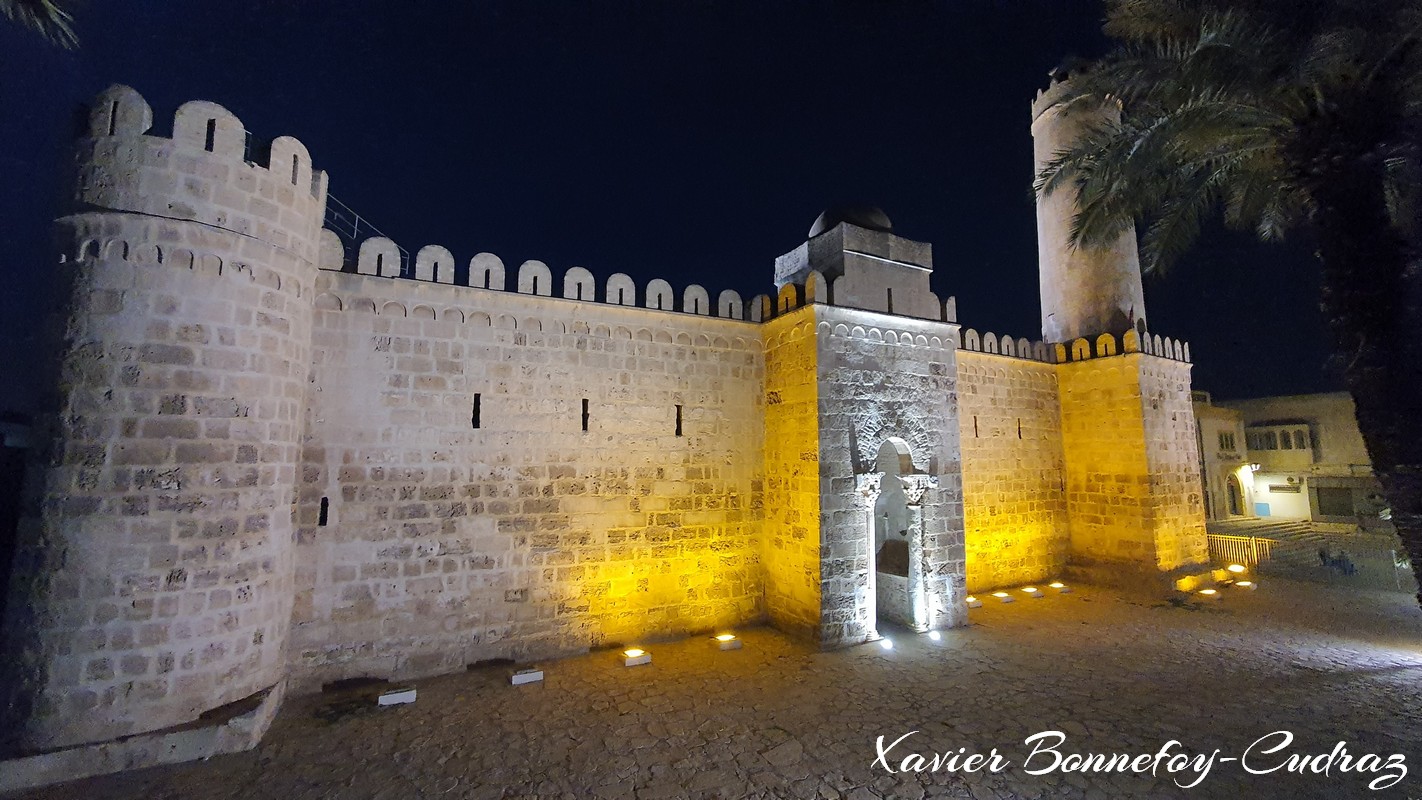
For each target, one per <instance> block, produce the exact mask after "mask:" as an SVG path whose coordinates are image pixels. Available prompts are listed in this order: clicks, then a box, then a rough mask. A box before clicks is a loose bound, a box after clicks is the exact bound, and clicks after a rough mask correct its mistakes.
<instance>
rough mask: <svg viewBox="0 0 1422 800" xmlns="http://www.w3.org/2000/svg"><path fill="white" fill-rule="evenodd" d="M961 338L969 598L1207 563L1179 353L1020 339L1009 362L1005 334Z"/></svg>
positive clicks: (1166, 346)
mask: <svg viewBox="0 0 1422 800" xmlns="http://www.w3.org/2000/svg"><path fill="white" fill-rule="evenodd" d="M962 338H963V340H964V347H963V349H960V350H959V351H958V353H957V357H958V365H959V367H958V375H959V386H958V392H957V397H958V402H959V419H960V422H961V425H960V429H961V435H962V442H963V462H964V464H965V465H966V466H965V469H964V491H963V496H964V516H965V528H966V539H967V578H968V588H969V590H971V591H982V590H986V589H990V588H996V587H1000V586H1010V585H1016V584H1022V583H1029V582H1035V581H1041V580H1046V579H1051V578H1055V577H1059V576H1061V575H1062V574H1063V573H1064V571H1065V570H1066V569H1067V567H1068V564H1069V563H1070V562H1073V561H1078V562H1090V563H1096V562H1101V563H1108V564H1115V565H1126V566H1127V567H1128V568H1129V569H1130V570H1131V571H1133V572H1134V571H1137V569H1136V567H1134V566H1130V565H1131V563H1132V562H1136V563H1142V559H1143V560H1144V561H1143V563H1144V564H1145V565H1147V566H1149V565H1152V564H1153V565H1154V568H1155V569H1156V570H1159V571H1162V572H1168V571H1171V570H1175V569H1178V568H1181V567H1188V566H1190V565H1194V564H1199V563H1201V562H1203V561H1204V560H1205V559H1206V557H1207V553H1206V551H1205V540H1204V522H1203V506H1202V505H1201V503H1200V497H1199V491H1200V490H1199V488H1198V486H1196V485H1195V483H1197V481H1195V480H1194V477H1193V475H1194V472H1195V471H1197V466H1196V463H1195V458H1196V453H1195V450H1196V443H1195V438H1194V418H1193V411H1192V409H1191V408H1189V372H1190V365H1189V363H1188V359H1189V345H1188V344H1185V343H1182V342H1179V341H1176V340H1171V339H1163V338H1161V337H1159V336H1153V337H1152V336H1143V335H1141V334H1137V333H1136V332H1133V331H1132V332H1127V333H1125V334H1123V335H1122V336H1120V337H1116V336H1112V335H1111V334H1103V335H1101V336H1099V337H1096V338H1095V339H1094V340H1092V341H1088V340H1086V339H1078V340H1075V341H1073V342H1067V343H1060V344H1054V345H1044V344H1043V343H1041V342H1036V343H1030V344H1029V343H1027V342H1026V340H1019V341H1018V342H1017V343H1016V345H1015V351H1016V354H1014V355H1007V354H1005V353H1004V352H1003V351H1004V350H1005V349H1006V344H1007V343H1008V342H1012V341H1013V340H1012V339H1011V338H1010V337H998V336H994V335H992V334H981V335H980V334H978V333H977V332H976V331H974V330H972V329H965V330H964V331H963V332H962ZM1022 353H1027V354H1030V355H1028V356H1027V357H1023V356H1022V355H1020V354H1022ZM1063 533H1067V534H1068V535H1063Z"/></svg>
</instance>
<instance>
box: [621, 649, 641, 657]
mask: <svg viewBox="0 0 1422 800" xmlns="http://www.w3.org/2000/svg"><path fill="white" fill-rule="evenodd" d="M646 652H647V651H646V650H643V649H641V648H638V647H633V648H631V649H630V650H623V651H622V655H624V656H627V657H628V658H636V657H637V656H640V655H645V654H646Z"/></svg>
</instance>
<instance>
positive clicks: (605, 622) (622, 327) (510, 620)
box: [291, 272, 803, 688]
mask: <svg viewBox="0 0 1422 800" xmlns="http://www.w3.org/2000/svg"><path fill="white" fill-rule="evenodd" d="M318 289H319V290H320V292H321V296H322V298H324V300H323V301H322V302H321V303H318V305H339V306H340V307H341V308H343V309H346V310H334V309H330V310H321V311H318V312H316V324H315V333H314V342H315V345H314V350H313V366H312V371H311V380H312V385H313V387H314V388H313V391H312V394H311V397H310V401H309V403H308V411H307V414H308V418H307V424H306V440H305V445H304V451H303V459H302V484H301V503H300V509H299V512H298V519H299V528H298V546H297V556H298V567H297V586H296V607H295V610H294V617H293V619H294V625H295V627H294V638H293V643H292V644H293V647H292V649H291V670H292V677H293V680H294V681H295V685H296V686H297V688H302V687H306V688H309V687H315V686H319V685H320V684H321V683H322V682H326V681H331V680H336V679H340V678H346V677H357V676H364V675H372V674H378V675H381V676H386V677H395V678H409V677H418V676H421V675H429V674H436V673H441V672H448V671H450V670H453V669H459V668H462V667H463V666H464V665H466V664H470V663H474V662H477V661H482V660H486V659H492V658H513V659H517V660H527V659H532V658H540V657H546V656H552V655H558V654H565V653H569V652H576V651H580V650H585V649H586V648H588V647H590V646H600V645H605V644H612V643H634V642H638V641H643V640H645V639H646V638H648V637H656V636H674V635H684V634H687V633H691V632H695V631H707V630H711V629H714V628H718V627H731V626H735V625H739V624H744V623H747V622H750V621H754V620H758V619H760V618H761V617H762V616H763V614H764V610H765V608H764V602H763V598H762V581H761V564H760V561H761V554H760V548H759V533H760V530H759V524H760V513H761V503H762V498H761V494H762V488H761V486H762V480H763V479H762V472H761V456H760V453H761V441H762V430H763V429H762V419H763V413H762V396H761V387H762V385H763V371H764V368H763V356H762V353H761V345H760V336H759V332H758V330H757V328H758V326H755V325H752V324H750V323H746V322H740V321H736V320H729V319H718V318H714V317H704V316H691V315H670V314H655V315H653V314H649V313H648V312H647V311H645V310H639V309H634V308H624V307H619V306H615V305H598V304H590V303H577V302H574V301H570V300H562V299H553V298H545V297H540V296H536V295H524V294H506V293H502V292H491V291H487V290H482V289H473V288H457V289H456V288H454V287H440V286H434V285H431V284H423V283H419V282H415V281H391V280H389V279H384V278H378V277H366V276H361V275H352V274H346V273H335V272H325V273H323V274H322V277H321V280H320V282H319V285H318ZM361 298H380V299H381V302H382V311H381V313H380V314H372V313H368V312H364V311H361V310H360V309H361V308H364V307H365V305H364V303H362V302H360V299H361ZM425 304H430V305H428V306H427V305H425ZM426 307H427V308H430V310H431V312H432V313H431V314H430V315H426V316H413V315H410V314H409V313H407V312H405V309H406V308H410V309H415V308H426ZM491 314H492V317H491V316H490V315H491ZM452 318H453V319H452ZM506 325H507V327H505V326H506ZM567 326H572V327H573V328H576V329H579V330H583V331H586V332H584V333H568V332H565V331H566V330H567ZM594 330H596V331H598V332H599V334H601V335H595V334H594V333H592V331H594ZM678 339H680V340H681V343H678V341H677V340H678ZM476 403H477V405H478V411H477V415H478V419H477V423H476V420H475V419H474V414H475V412H474V407H475V405H476ZM323 506H324V507H325V508H326V517H325V523H326V524H322V517H321V508H322V507H323ZM802 538H803V537H802Z"/></svg>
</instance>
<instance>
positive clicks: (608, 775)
mask: <svg viewBox="0 0 1422 800" xmlns="http://www.w3.org/2000/svg"><path fill="white" fill-rule="evenodd" d="M1412 602H1413V601H1412V600H1411V598H1410V597H1409V596H1407V595H1405V594H1400V593H1383V592H1375V593H1358V592H1344V591H1341V590H1337V589H1334V588H1330V587H1321V586H1318V585H1310V584H1304V583H1297V584H1295V583H1290V582H1287V581H1276V582H1273V583H1269V584H1266V585H1265V586H1263V587H1262V588H1261V590H1260V591H1258V592H1255V593H1246V592H1242V591H1239V590H1235V591H1234V592H1232V593H1230V594H1229V595H1228V596H1227V597H1226V599H1225V600H1223V601H1220V602H1219V603H1216V604H1212V605H1210V606H1207V607H1200V608H1192V607H1179V606H1174V605H1171V604H1168V603H1155V602H1151V601H1146V600H1142V599H1138V598H1133V597H1129V596H1125V595H1120V594H1117V593H1114V592H1110V591H1107V590H1104V589H1095V588H1089V587H1078V588H1077V590H1076V592H1074V593H1072V594H1069V595H1049V596H1048V597H1046V598H1043V599H1040V600H1033V599H1030V598H1025V597H1023V598H1020V599H1018V600H1017V602H1015V603H1012V604H1008V605H1002V604H995V603H994V604H990V605H988V606H986V607H984V608H982V609H978V610H975V611H973V612H972V625H971V626H970V627H968V628H964V629H958V630H954V631H950V632H947V633H945V634H944V635H943V636H942V638H941V640H940V641H936V642H935V641H932V640H931V639H929V638H928V637H927V636H912V635H907V634H902V633H900V634H897V635H892V634H891V636H892V640H893V642H894V649H893V650H892V651H886V650H884V649H882V648H881V647H880V646H878V645H866V646H862V647H857V648H853V649H849V650H842V651H838V652H831V653H820V652H816V651H814V650H811V649H809V648H807V647H805V646H803V645H802V644H799V643H796V642H793V641H790V640H787V639H786V638H784V637H782V636H780V635H779V634H777V633H775V632H773V631H771V630H768V629H757V630H750V631H745V632H744V635H743V638H744V641H745V647H744V649H742V650H739V651H729V652H720V651H718V650H716V649H715V648H714V646H713V645H711V643H710V642H709V641H708V640H694V641H684V642H678V643H671V644H659V645H655V646H653V647H652V650H653V653H654V656H655V662H654V663H653V664H652V665H650V666H644V667H635V668H624V667H621V666H620V665H619V664H618V662H617V659H616V656H615V654H613V653H606V652H604V653H593V654H591V655H588V656H585V657H579V658H573V659H568V660H564V661H558V662H553V663H550V664H548V665H546V666H547V679H546V681H545V682H544V683H542V684H534V685H530V686H525V687H512V686H509V685H508V684H507V679H506V673H505V672H504V671H499V670H492V669H491V670H481V671H474V672H469V673H465V674H460V675H452V676H446V677H443V678H437V679H432V680H428V681H424V682H421V683H420V684H419V701H418V702H417V703H416V704H414V705H409V706H401V707H394V708H387V709H380V710H377V709H374V708H370V707H369V706H359V707H356V708H352V707H350V705H349V704H345V705H343V704H342V703H341V702H340V698H339V697H335V696H333V695H331V694H326V695H319V696H313V697H306V698H297V699H295V700H292V701H289V702H288V704H287V706H286V707H285V708H284V710H283V712H282V714H281V715H280V717H279V718H278V719H277V721H276V723H275V724H274V726H273V728H272V730H271V732H270V733H269V734H268V735H267V738H266V740H265V742H264V743H263V744H262V746H261V747H260V748H259V749H257V750H255V751H253V752H250V753H244V754H239V755H233V756H223V757H218V758H214V759H212V760H210V761H208V762H206V763H201V764H191V765H183V766H177V767H161V768H156V769H151V770H146V771H142V772H138V773H131V774H127V775H120V776H109V777H104V778H96V779H91V780H86V781H81V782H77V783H72V784H67V785H63V786H58V787H52V788H49V789H47V790H42V791H37V792H31V793H28V794H25V795H20V796H22V797H26V798H35V799H36V800H38V798H66V800H67V799H68V798H75V797H82V798H85V799H86V800H109V799H110V798H112V799H114V800H117V799H118V798H135V799H137V798H144V800H176V799H177V798H212V799H213V800H216V799H217V798H283V800H298V798H380V799H382V800H385V799H389V800H395V799H396V798H401V799H403V798H424V797H449V798H465V797H468V798H498V797H550V798H552V797H560V798H582V797H606V798H637V800H649V799H650V798H680V797H691V798H695V797H734V798H739V797H795V798H816V797H819V798H848V799H849V800H869V799H870V798H876V797H884V798H912V799H913V800H917V798H923V797H954V798H979V799H981V798H994V799H997V798H1039V797H1068V798H1071V797H1086V798H1098V797H1099V798H1117V797H1221V798H1224V797H1228V798H1236V797H1287V798H1303V797H1328V798H1335V797H1337V798H1346V797H1371V796H1377V797H1408V796H1411V797H1419V796H1422V682H1419V680H1418V678H1419V677H1422V613H1419V612H1418V610H1417V608H1416V607H1415V606H1414V605H1412ZM1049 729H1055V730H1059V731H1062V732H1063V733H1065V734H1066V735H1067V737H1068V739H1067V741H1066V743H1065V744H1064V745H1062V747H1061V750H1062V752H1064V753H1082V752H1106V753H1111V752H1126V753H1129V754H1141V753H1150V754H1153V753H1155V752H1156V751H1158V750H1159V749H1160V748H1161V746H1162V745H1163V744H1165V743H1166V742H1167V741H1168V740H1171V739H1175V740H1178V741H1180V742H1182V743H1183V748H1181V749H1184V750H1188V751H1190V752H1192V753H1198V752H1200V751H1204V752H1206V753H1208V752H1210V751H1212V750H1213V749H1215V748H1219V749H1220V750H1221V753H1220V754H1219V757H1220V758H1229V757H1236V758H1237V757H1239V756H1241V755H1242V754H1243V753H1244V751H1245V750H1246V748H1248V747H1249V745H1250V743H1251V742H1254V741H1255V740H1256V739H1258V738H1259V737H1261V736H1264V735H1266V734H1269V733H1271V732H1273V731H1279V730H1288V731H1292V732H1293V733H1294V734H1295V735H1296V736H1297V737H1298V738H1297V739H1296V741H1295V742H1294V743H1293V744H1292V745H1291V746H1289V747H1288V748H1286V749H1285V750H1283V751H1281V752H1279V753H1277V754H1274V755H1272V756H1264V755H1260V754H1258V753H1257V751H1256V753H1255V754H1254V755H1253V756H1252V757H1251V758H1252V762H1251V763H1252V765H1254V766H1256V767H1268V766H1274V765H1277V764H1279V763H1282V762H1283V761H1284V759H1285V757H1286V756H1287V755H1290V754H1327V753H1329V752H1330V751H1331V750H1333V748H1334V746H1335V745H1336V743H1337V742H1339V741H1343V742H1345V743H1346V748H1347V750H1348V752H1349V753H1350V754H1355V755H1360V754H1363V753H1378V754H1382V755H1384V757H1385V756H1386V755H1388V754H1393V753H1400V754H1403V755H1404V756H1405V758H1406V767H1407V770H1408V773H1409V774H1408V775H1407V777H1406V778H1405V779H1404V780H1402V782H1401V783H1399V784H1397V785H1396V786H1393V787H1392V788H1390V789H1385V790H1382V791H1379V792H1372V791H1369V790H1368V788H1367V784H1368V782H1369V781H1370V780H1372V779H1373V778H1376V777H1377V776H1378V775H1377V774H1367V775H1359V774H1356V773H1346V774H1343V773H1340V772H1339V771H1338V769H1337V767H1336V766H1335V767H1334V768H1333V769H1332V770H1331V774H1327V775H1324V774H1312V773H1309V774H1305V775H1287V774H1284V771H1283V770H1280V771H1279V772H1276V773H1274V774H1270V775H1260V776H1253V775H1248V774H1246V773H1245V772H1244V771H1243V770H1242V769H1241V768H1240V766H1239V763H1238V762H1218V761H1217V762H1216V763H1215V764H1214V766H1213V768H1212V770H1211V772H1210V773H1209V774H1208V776H1207V777H1206V778H1205V779H1204V780H1203V781H1202V782H1201V783H1200V784H1199V785H1198V786H1197V787H1195V788H1194V789H1190V790H1188V791H1187V790H1182V789H1178V788H1176V787H1174V786H1173V785H1172V784H1171V779H1170V777H1168V776H1166V775H1165V774H1164V772H1163V771H1162V773H1161V774H1160V775H1159V776H1158V777H1154V778H1153V777H1151V776H1150V775H1149V774H1145V775H1130V774H1127V775H1121V774H1080V773H1065V774H1064V773H1063V772H1055V773H1051V774H1045V775H1039V776H1032V775H1028V774H1027V773H1026V769H1027V768H1028V767H1029V766H1030V767H1032V768H1036V767H1042V766H1046V765H1047V763H1048V761H1049V760H1050V759H1049V758H1048V757H1046V756H1042V755H1039V756H1037V757H1036V759H1034V760H1033V761H1031V762H1027V763H1024V761H1025V760H1026V757H1027V755H1028V753H1029V752H1030V748H1028V747H1027V746H1026V745H1024V739H1025V738H1026V737H1027V736H1029V735H1031V734H1033V733H1036V732H1038V731H1043V730H1049ZM909 731H919V732H920V733H918V734H916V735H915V736H912V737H910V738H909V739H908V740H907V741H906V743H905V744H903V745H900V746H899V747H898V748H895V749H894V750H892V751H891V753H892V755H893V756H894V757H893V758H891V759H890V761H891V763H893V764H894V766H895V767H896V768H897V767H898V766H899V765H900V761H901V759H902V758H903V756H905V755H908V754H909V753H910V752H919V753H924V754H928V753H929V752H931V751H935V752H941V751H953V752H956V751H957V748H959V747H965V748H967V749H968V751H969V752H987V751H988V750H990V749H991V748H997V750H998V752H999V754H1001V755H1002V757H1004V758H1006V759H1007V760H1008V761H1009V762H1010V766H1008V767H1006V768H1005V769H1004V770H1003V771H1002V772H1001V773H1000V774H988V773H984V772H978V773H975V774H965V773H962V772H957V773H955V772H949V771H947V770H940V771H938V772H929V773H923V774H904V773H900V774H889V773H888V772H886V771H885V770H884V769H883V768H882V767H880V766H876V765H874V763H873V762H874V759H875V756H876V751H875V738H876V737H877V736H880V735H884V736H886V737H889V739H890V740H892V739H894V738H897V737H898V736H900V735H902V734H904V733H907V732H909ZM1178 777H1179V778H1180V780H1181V781H1182V782H1189V781H1190V780H1192V779H1193V778H1194V774H1193V773H1182V774H1181V775H1180V776H1178Z"/></svg>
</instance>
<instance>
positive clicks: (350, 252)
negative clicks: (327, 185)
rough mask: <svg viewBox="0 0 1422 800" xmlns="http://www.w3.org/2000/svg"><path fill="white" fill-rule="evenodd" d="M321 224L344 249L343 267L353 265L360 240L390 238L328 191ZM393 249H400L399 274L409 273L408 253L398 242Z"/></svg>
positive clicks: (351, 266) (358, 250)
mask: <svg viewBox="0 0 1422 800" xmlns="http://www.w3.org/2000/svg"><path fill="white" fill-rule="evenodd" d="M322 225H323V226H325V227H326V228H327V229H328V230H330V231H332V232H333V233H335V234H336V237H337V238H339V239H340V240H341V246H342V248H343V249H344V250H345V268H346V269H348V270H349V269H353V268H354V267H355V263H356V258H357V256H358V255H359V254H360V243H361V242H363V241H365V240H366V239H369V238H371V237H375V236H382V237H384V238H386V239H389V238H390V237H389V236H386V235H385V234H384V233H382V232H381V230H380V229H379V228H377V227H375V226H374V225H372V224H371V223H370V220H368V219H366V218H365V217H362V216H361V215H360V214H358V213H356V212H355V210H353V209H352V208H351V207H350V206H348V205H346V204H345V203H342V202H341V201H340V200H339V199H337V198H336V197H335V196H333V195H332V194H330V193H329V192H328V193H327V194H326V218H325V220H324V221H323V222H322ZM392 241H393V240H392ZM395 249H396V250H399V251H400V275H401V276H408V275H409V274H410V253H409V251H407V250H406V249H405V248H403V247H401V246H400V245H398V244H397V245H395Z"/></svg>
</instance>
